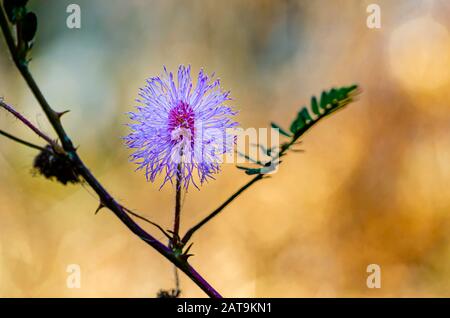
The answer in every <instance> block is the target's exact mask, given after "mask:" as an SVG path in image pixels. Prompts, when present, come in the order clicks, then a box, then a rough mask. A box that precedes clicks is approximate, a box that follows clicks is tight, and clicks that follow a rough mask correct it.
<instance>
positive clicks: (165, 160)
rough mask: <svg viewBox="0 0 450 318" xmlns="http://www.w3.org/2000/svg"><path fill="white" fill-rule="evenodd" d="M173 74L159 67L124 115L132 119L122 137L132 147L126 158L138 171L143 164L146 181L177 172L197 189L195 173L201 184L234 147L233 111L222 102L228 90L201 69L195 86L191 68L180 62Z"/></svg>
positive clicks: (168, 179) (166, 177) (174, 176)
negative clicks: (162, 174)
mask: <svg viewBox="0 0 450 318" xmlns="http://www.w3.org/2000/svg"><path fill="white" fill-rule="evenodd" d="M177 77H178V78H177V80H175V79H174V76H173V74H172V73H168V72H167V70H166V68H165V67H164V72H163V74H162V75H161V76H159V77H152V78H150V79H148V80H147V81H146V85H145V87H144V88H141V89H140V92H139V98H138V99H137V100H136V101H137V102H138V103H139V104H140V105H139V106H137V107H136V108H137V111H136V112H130V113H129V115H130V119H131V120H133V121H134V122H135V123H133V124H130V125H128V126H129V127H130V128H131V130H132V131H131V133H130V134H129V135H128V136H126V137H125V138H124V139H125V141H126V145H127V146H128V147H129V148H132V149H134V153H133V154H132V155H131V156H130V160H131V161H133V162H135V163H136V164H138V168H137V170H140V169H144V168H145V175H146V177H147V180H151V181H154V180H155V178H156V176H157V175H158V174H160V173H165V178H164V181H163V184H162V185H161V187H162V186H163V185H164V184H165V183H166V182H167V181H170V182H172V183H173V180H172V179H173V178H176V176H177V175H178V176H179V177H180V184H182V185H183V186H184V187H185V188H186V189H187V188H188V186H189V184H190V183H191V182H192V184H194V186H195V187H197V188H198V186H197V185H196V183H195V180H194V176H195V174H197V176H198V180H199V181H200V184H202V183H203V182H204V181H205V180H207V179H208V178H213V177H212V174H214V173H217V172H219V171H220V168H219V164H220V163H221V162H222V161H223V155H224V154H226V153H229V152H231V151H232V150H233V145H234V142H235V136H234V135H233V132H232V131H233V129H231V128H233V127H235V126H237V123H236V122H234V121H233V120H232V117H233V116H234V115H235V114H236V112H235V111H233V109H232V108H231V107H230V106H226V105H224V103H226V102H227V101H229V100H230V99H231V98H230V97H229V96H230V92H228V91H223V90H222V88H221V87H220V80H219V79H215V80H213V77H214V75H212V76H210V77H208V76H207V75H206V74H205V73H204V71H203V69H202V70H200V72H199V73H198V79H197V83H196V85H195V87H194V84H193V82H192V79H191V67H190V66H188V67H185V66H182V65H181V66H180V67H179V68H178V76H177ZM195 172H197V173H195Z"/></svg>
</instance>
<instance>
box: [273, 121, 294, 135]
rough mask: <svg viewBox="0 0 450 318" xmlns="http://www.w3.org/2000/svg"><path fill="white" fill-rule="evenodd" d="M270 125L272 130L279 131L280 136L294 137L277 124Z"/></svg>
mask: <svg viewBox="0 0 450 318" xmlns="http://www.w3.org/2000/svg"><path fill="white" fill-rule="evenodd" d="M270 125H271V126H272V128H274V129H278V131H279V132H280V134H282V135H284V136H286V137H291V136H292V135H291V134H290V133H288V132H287V131H285V130H284V129H283V128H281V127H280V126H278V125H277V124H275V123H273V122H272V123H270Z"/></svg>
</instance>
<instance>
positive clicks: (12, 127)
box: [0, 0, 450, 297]
mask: <svg viewBox="0 0 450 318" xmlns="http://www.w3.org/2000/svg"><path fill="white" fill-rule="evenodd" d="M73 2H74V1H61V0H58V1H56V0H46V1H33V0H31V1H30V3H31V8H32V9H33V10H35V12H36V13H37V15H38V17H39V30H38V36H37V42H36V45H35V48H34V51H33V61H32V64H31V70H32V72H33V73H34V75H35V77H36V79H37V81H38V82H39V84H40V86H41V88H42V90H43V92H44V94H45V95H46V96H47V98H48V100H49V101H50V103H51V104H52V105H53V106H54V107H55V108H56V109H57V110H65V109H71V113H70V114H69V115H66V116H65V118H64V124H65V125H66V127H67V129H68V131H69V133H70V134H71V136H72V139H73V140H74V142H75V143H76V144H78V145H80V148H79V153H80V154H81V156H82V157H83V158H84V159H85V161H86V163H87V164H88V165H89V166H90V167H91V169H92V170H93V172H94V173H95V174H96V175H97V176H98V177H99V179H100V180H101V182H103V184H104V185H105V186H106V187H107V189H109V190H110V191H111V192H112V193H113V194H114V195H115V196H116V197H117V198H119V199H120V200H121V201H122V202H123V203H124V204H125V205H127V206H129V207H131V208H135V209H137V210H138V211H140V212H141V213H143V214H144V215H146V216H147V217H149V218H151V219H153V220H155V221H157V222H159V223H160V224H163V225H164V226H165V227H170V226H171V224H172V221H171V220H172V213H173V211H172V206H173V196H174V194H173V190H172V189H171V188H170V187H165V188H164V189H163V190H161V191H158V188H159V184H160V183H159V182H160V180H159V181H158V183H156V184H152V183H147V182H146V181H145V178H144V176H143V174H142V173H140V172H139V173H136V172H134V168H135V166H134V165H133V164H131V163H129V162H128V159H127V156H128V155H129V151H128V150H127V149H125V147H124V146H123V145H122V141H121V139H120V138H121V136H123V135H124V134H126V132H127V129H126V127H124V124H125V123H126V122H127V117H126V116H125V115H124V113H125V112H127V111H130V110H131V109H132V107H133V106H134V104H135V103H134V98H135V97H136V95H137V90H138V88H139V87H141V86H142V85H143V83H144V80H145V78H147V77H149V76H153V75H157V74H159V73H160V72H161V69H162V65H163V64H164V65H167V67H168V68H169V69H172V70H173V69H175V68H176V67H177V66H178V65H179V64H191V65H192V67H193V69H194V70H195V71H198V69H199V68H200V67H204V68H205V69H206V70H207V71H208V72H209V73H211V72H213V71H215V72H216V74H218V75H219V76H220V77H221V79H222V82H223V86H224V87H225V88H227V89H230V90H231V91H232V96H233V97H234V105H236V107H237V108H238V109H239V110H240V114H239V121H240V122H241V124H242V126H243V127H266V126H267V125H268V124H269V122H270V121H271V120H274V121H276V122H277V123H279V124H282V125H284V126H288V124H289V123H290V121H291V120H292V119H293V117H294V116H295V114H296V111H297V110H298V109H299V108H300V106H302V105H303V104H305V103H307V102H308V101H309V98H310V96H311V95H313V94H318V93H320V91H321V90H322V89H325V88H330V87H332V86H340V85H348V84H352V83H358V84H360V85H361V87H362V88H363V94H362V95H361V97H360V98H359V101H358V102H357V103H354V104H351V105H350V106H349V107H348V108H347V109H346V110H344V111H342V112H339V113H338V114H336V115H334V116H333V117H332V118H330V119H327V120H326V121H324V122H321V123H320V124H319V125H318V126H317V127H315V128H314V129H312V130H311V131H310V132H309V133H308V134H307V135H306V136H305V137H304V138H303V145H302V148H303V149H305V150H306V152H305V153H300V154H290V155H289V156H288V157H287V158H286V160H285V161H284V162H283V164H282V166H281V168H280V170H279V171H278V173H276V174H275V175H273V177H272V178H271V179H268V180H264V181H262V182H261V183H259V184H257V185H256V186H254V187H253V188H252V189H250V190H249V191H248V192H246V193H245V194H244V195H242V197H240V198H239V199H237V200H236V201H235V202H234V203H233V204H232V205H230V206H229V207H228V208H227V209H226V210H225V211H224V212H223V214H222V215H221V216H220V217H218V218H217V219H216V220H214V221H213V222H211V223H210V224H209V225H208V226H207V227H205V228H204V229H203V231H202V232H200V233H198V234H196V235H195V236H194V242H195V244H194V247H193V252H194V254H195V257H193V258H192V259H191V262H192V264H193V265H194V266H195V267H196V268H197V269H198V270H199V271H200V272H201V273H202V274H204V275H205V277H206V278H207V279H208V280H209V281H210V282H211V284H212V285H213V286H215V287H216V288H217V289H218V290H219V291H220V292H222V293H223V294H224V295H225V296H236V297H245V296H255V297H317V296H325V297H335V296H344V297H348V296H364V297H373V296H383V297H384V296H400V297H404V296H408V297H409V296H420V297H426V296H446V297H449V296H450V266H449V265H450V244H449V243H450V236H449V235H450V234H449V233H450V231H449V221H450V219H449V215H450V214H449V213H450V192H449V191H450V190H449V188H450V187H449V186H450V129H449V128H450V126H449V125H450V103H449V100H450V99H449V97H450V93H449V92H450V90H449V88H450V72H449V70H450V35H449V28H450V22H449V21H450V19H449V17H450V3H449V2H448V1H444V0H441V1H437V0H436V1H432V0H428V1H426V0H395V1H394V0H383V1H382V0H379V1H374V0H371V1H360V0H318V1H306V0H298V1H294V0H292V1H291V0H279V1H274V0H272V1H269V0H253V1H250V0H232V1H223V2H219V1H207V0H190V1H181V0H170V1H166V0H164V1H162V0H158V1H156V0H154V1H137V0H134V1H118V0H114V1H112V0H96V1H87V0H85V1H81V0H79V1H75V3H77V4H79V5H80V7H81V18H82V26H81V29H80V30H76V29H73V30H70V29H68V28H67V27H66V18H67V15H68V14H67V13H66V7H67V5H68V4H70V3H73ZM373 2H375V3H377V4H379V5H380V7H381V10H382V11H381V14H382V28H381V29H369V28H367V26H366V19H367V16H368V13H367V12H366V7H367V6H368V5H369V4H370V3H373ZM0 74H1V76H0V96H4V97H5V98H6V99H7V101H9V102H10V103H11V104H13V105H15V106H16V107H17V108H18V109H19V110H20V111H21V112H23V113H24V114H25V115H26V116H27V117H28V118H30V119H31V120H32V121H33V122H34V123H36V124H37V125H38V126H39V127H40V128H41V129H42V130H44V131H46V132H48V133H49V134H51V133H52V129H51V127H50V125H49V124H48V122H47V121H46V119H45V116H44V115H43V113H42V111H41V110H40V108H39V107H38V105H37V103H36V101H35V100H34V99H33V97H32V96H31V94H30V92H29V90H28V89H27V87H26V86H25V84H24V81H23V80H22V79H21V78H20V76H19V75H18V72H17V71H16V69H15V68H14V67H13V64H12V62H11V60H10V58H9V56H8V54H7V52H6V46H5V44H4V41H3V39H2V41H1V42H0ZM0 127H1V128H2V129H4V130H7V131H10V132H13V133H15V134H17V135H20V136H22V137H24V138H27V139H28V140H32V141H34V142H37V143H41V141H39V140H38V139H37V138H36V137H35V136H34V135H32V134H31V133H30V132H29V131H28V130H26V129H25V128H24V127H22V125H21V124H20V123H19V122H18V121H17V120H14V119H13V118H12V117H11V116H9V115H5V113H4V112H1V113H0ZM35 155H36V152H35V151H34V150H32V149H29V148H25V147H23V146H21V145H18V144H16V143H13V142H11V141H9V140H7V139H4V138H1V139H0V296H1V297H22V296H25V297H48V296H50V297H112V296H130V297H154V296H155V295H156V292H157V291H158V290H159V289H160V288H171V287H173V285H174V283H173V271H172V266H171V265H170V264H169V263H168V261H166V260H165V259H163V258H162V257H161V256H160V255H159V254H157V253H156V252H155V251H153V250H152V249H150V248H149V247H148V246H147V245H146V244H144V243H143V242H141V241H140V240H138V239H137V238H136V237H134V236H133V235H131V234H130V233H129V232H128V231H127V230H126V229H125V227H124V226H123V225H122V224H121V223H120V222H119V221H118V220H117V219H116V218H115V217H114V216H113V215H112V213H110V212H109V211H106V210H102V211H101V213H99V214H98V215H97V216H94V211H95V209H96V207H97V200H96V197H95V195H94V194H93V192H92V190H90V189H88V188H87V187H80V186H67V187H63V186H61V185H59V184H57V183H55V182H49V181H47V180H45V179H43V178H42V177H37V176H36V177H33V176H32V174H31V172H30V170H31V162H32V160H33V157H34V156H35ZM248 179H249V177H248V176H246V175H245V174H244V173H243V172H242V171H240V170H237V169H236V168H234V167H233V166H232V165H225V166H224V167H223V172H222V173H221V174H220V175H218V176H217V180H216V181H213V182H210V183H209V184H207V185H204V186H203V187H202V189H201V191H197V190H195V189H191V190H190V191H189V193H188V195H187V197H186V200H185V203H184V206H183V219H182V229H183V230H186V229H187V228H188V227H189V226H190V225H193V224H194V223H195V222H196V221H198V220H199V219H200V218H202V217H203V216H205V215H206V214H207V213H208V212H210V211H211V210H212V209H214V208H215V207H217V206H218V205H219V204H220V203H221V202H222V201H223V200H224V199H226V198H227V197H228V196H229V195H230V194H231V193H233V192H234V191H235V189H237V188H238V187H239V186H241V185H243V184H244V183H245V182H246V181H247V180H248ZM144 226H146V225H144ZM148 229H149V231H152V233H154V234H155V235H156V236H157V237H159V238H161V239H162V237H161V236H160V235H159V234H158V233H157V232H156V231H154V230H153V228H148ZM372 263H375V264H379V265H380V266H381V270H382V286H381V289H368V288H367V286H366V278H367V276H368V274H367V273H366V267H367V265H369V264H372ZM69 264H79V265H80V267H81V288H80V289H69V288H67V287H66V278H67V276H68V273H66V268H67V266H68V265H69ZM181 287H182V290H183V296H187V297H192V296H201V297H203V296H204V294H203V293H202V292H201V291H200V290H199V289H198V288H197V287H196V286H195V285H194V284H193V283H191V282H190V281H189V280H188V279H187V278H186V277H185V276H184V275H181Z"/></svg>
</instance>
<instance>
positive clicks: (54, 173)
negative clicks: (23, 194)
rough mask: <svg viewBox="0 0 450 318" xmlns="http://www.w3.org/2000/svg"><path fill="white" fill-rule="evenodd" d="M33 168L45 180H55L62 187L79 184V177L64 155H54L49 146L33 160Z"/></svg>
mask: <svg viewBox="0 0 450 318" xmlns="http://www.w3.org/2000/svg"><path fill="white" fill-rule="evenodd" d="M33 167H34V169H35V171H36V172H38V173H39V174H41V175H43V176H44V177H45V178H47V179H50V180H54V179H56V180H57V181H59V182H61V183H62V184H64V185H66V184H67V183H79V182H80V175H79V173H78V172H77V171H76V170H75V169H73V168H72V163H71V162H70V160H69V159H68V158H67V157H66V156H65V155H63V154H58V153H56V152H55V151H54V150H53V148H52V147H51V146H50V145H47V146H46V147H45V149H44V150H42V151H41V152H40V153H39V154H38V155H37V156H36V158H34V164H33Z"/></svg>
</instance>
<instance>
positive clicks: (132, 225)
mask: <svg viewBox="0 0 450 318" xmlns="http://www.w3.org/2000/svg"><path fill="white" fill-rule="evenodd" d="M0 27H1V29H2V32H3V35H4V37H5V40H6V44H7V46H8V48H9V51H10V53H11V56H12V58H13V60H14V63H15V65H16V67H17V68H18V70H19V72H20V73H21V75H22V77H23V78H24V79H25V81H26V83H27V84H28V86H29V88H30V90H31V91H32V93H33V94H34V96H35V98H36V99H37V101H38V102H39V104H40V105H41V108H42V109H43V111H44V113H45V114H46V116H47V118H48V120H49V121H50V123H51V125H52V127H53V129H54V130H55V131H56V133H57V135H58V137H59V139H60V140H61V144H62V146H63V148H64V150H65V152H66V153H67V156H68V158H69V159H70V160H71V162H72V165H73V167H74V168H75V169H77V171H78V172H79V173H80V175H82V176H83V178H84V179H85V180H86V182H87V183H88V184H89V185H90V186H91V187H92V189H93V190H94V191H95V192H96V193H97V195H98V196H99V199H100V202H101V203H102V204H103V205H104V206H105V207H107V208H109V209H110V210H111V211H112V212H113V213H114V214H115V215H116V216H117V217H118V218H119V219H120V221H121V222H122V223H123V224H125V226H126V227H127V228H128V229H129V230H130V231H131V232H133V233H134V234H135V235H137V236H138V237H139V238H140V239H142V240H143V241H144V242H146V243H147V244H149V245H150V246H151V247H153V248H154V249H155V250H157V251H158V252H159V253H160V254H161V255H163V256H164V257H165V258H166V259H168V260H169V261H170V262H172V263H173V264H174V265H175V266H177V267H178V268H179V269H181V270H182V271H183V272H184V273H185V274H186V275H187V276H188V277H189V278H190V279H191V280H192V281H193V282H194V283H196V284H197V285H198V286H199V287H200V288H201V289H202V290H203V291H204V292H205V293H206V294H207V295H208V296H210V297H212V298H221V295H220V294H219V293H218V292H217V291H216V290H215V289H214V288H213V287H212V286H211V285H210V284H209V283H208V282H207V281H206V280H205V279H204V278H203V277H202V276H201V275H200V274H199V273H198V272H197V271H196V270H195V269H194V268H193V267H192V266H191V265H189V264H188V263H187V261H186V260H184V259H182V258H180V257H178V256H176V255H175V254H174V253H173V251H172V250H171V249H170V248H169V247H168V246H166V245H164V244H163V243H161V242H160V241H159V240H157V239H155V238H154V237H153V236H151V235H150V234H149V233H147V232H146V231H145V230H144V229H142V228H141V227H140V226H139V225H138V224H137V223H136V222H135V221H134V220H133V219H132V218H131V217H130V216H129V215H128V214H127V212H126V211H125V210H124V209H123V208H122V206H121V205H120V204H119V203H118V202H117V201H116V200H115V199H114V198H113V197H112V196H111V195H110V194H109V193H108V192H107V190H106V189H105V188H104V187H103V186H102V184H101V183H100V182H99V181H98V180H97V179H96V178H95V177H94V175H93V174H92V173H91V172H90V170H89V169H88V168H87V166H86V165H85V164H84V163H83V161H82V160H81V158H80V157H79V156H78V154H77V152H76V149H75V147H74V146H73V143H72V141H71V139H70V138H69V136H68V135H67V134H66V132H65V130H64V128H63V126H62V124H61V120H60V115H61V113H57V112H55V111H54V110H53V109H52V108H51V107H50V105H49V103H48V102H47V100H46V99H45V97H44V95H43V94H42V92H41V90H40V89H39V86H38V85H37V84H36V82H35V80H34V78H33V76H32V75H31V73H30V72H29V70H28V66H27V62H26V61H23V60H21V59H20V57H19V54H18V52H17V49H16V46H15V43H14V39H13V37H12V34H11V31H10V29H9V25H8V21H7V20H6V16H5V13H4V11H3V8H1V9H0Z"/></svg>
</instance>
